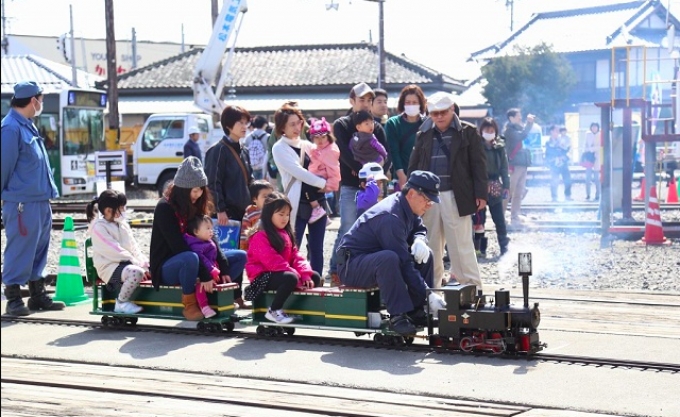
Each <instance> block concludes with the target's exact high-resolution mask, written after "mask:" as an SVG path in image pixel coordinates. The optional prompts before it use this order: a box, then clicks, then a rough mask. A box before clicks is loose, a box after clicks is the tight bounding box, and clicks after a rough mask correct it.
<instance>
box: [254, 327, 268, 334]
mask: <svg viewBox="0 0 680 417" xmlns="http://www.w3.org/2000/svg"><path fill="white" fill-rule="evenodd" d="M255 333H257V335H258V336H264V335H265V333H266V328H265V327H264V326H262V325H260V326H257V328H256V329H255Z"/></svg>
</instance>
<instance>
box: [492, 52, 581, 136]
mask: <svg viewBox="0 0 680 417" xmlns="http://www.w3.org/2000/svg"><path fill="white" fill-rule="evenodd" d="M482 75H483V77H484V78H485V79H486V81H487V84H486V85H485V86H484V88H483V91H482V94H483V95H484V97H486V99H487V100H488V101H489V104H491V106H492V107H493V109H494V112H495V113H496V114H503V113H505V111H507V110H508V109H510V108H512V107H519V108H521V109H522V110H523V111H524V113H525V114H527V113H533V114H535V115H537V116H538V117H539V118H540V119H541V120H543V121H546V122H550V121H555V119H556V117H555V116H556V113H557V111H558V110H560V109H561V108H562V105H563V104H564V102H565V101H566V100H567V98H568V97H569V94H570V93H571V90H572V88H573V87H574V85H575V84H576V74H575V73H574V70H573V69H572V67H571V64H570V63H569V61H568V60H567V59H565V58H564V57H562V56H561V55H559V54H557V53H555V52H553V50H552V47H551V46H550V45H546V44H545V43H542V44H540V45H536V46H534V47H519V46H515V48H514V55H511V56H503V57H499V58H494V59H493V60H492V61H491V62H490V63H489V64H487V65H485V66H484V67H482ZM560 119H561V118H560Z"/></svg>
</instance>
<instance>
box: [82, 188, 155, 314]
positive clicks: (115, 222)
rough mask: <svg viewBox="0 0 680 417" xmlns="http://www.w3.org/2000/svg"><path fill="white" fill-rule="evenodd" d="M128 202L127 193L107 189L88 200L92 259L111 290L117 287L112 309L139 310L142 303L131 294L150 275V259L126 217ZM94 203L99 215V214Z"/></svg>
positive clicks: (98, 272)
mask: <svg viewBox="0 0 680 417" xmlns="http://www.w3.org/2000/svg"><path fill="white" fill-rule="evenodd" d="M126 204H127V197H126V196H125V194H123V193H121V192H119V191H116V190H105V191H103V192H102V193H101V194H100V195H99V197H95V198H94V199H93V200H92V201H90V202H89V203H88V204H87V207H86V209H85V213H86V215H87V221H88V222H89V223H90V227H89V233H90V237H91V239H92V251H93V255H92V261H93V262H94V267H95V268H96V269H97V275H98V276H99V278H100V279H102V280H103V281H104V282H105V283H106V286H107V288H108V289H109V290H110V291H113V292H116V291H118V297H117V298H116V305H115V307H114V310H113V311H115V312H116V313H126V314H136V313H139V312H140V311H142V307H140V306H138V305H137V304H135V303H133V302H132V301H130V297H131V296H132V293H133V292H134V291H135V289H136V288H137V287H138V286H139V283H140V282H142V281H143V280H144V279H145V278H146V279H149V272H148V268H149V260H148V258H147V257H146V256H145V255H144V254H142V252H141V250H140V249H139V245H138V244H137V241H136V240H135V237H134V236H133V234H132V229H131V228H130V225H128V223H127V222H126V221H125V205H126ZM95 206H96V211H98V212H99V214H100V216H97V214H96V211H95ZM97 217H98V218H97ZM93 220H94V221H93Z"/></svg>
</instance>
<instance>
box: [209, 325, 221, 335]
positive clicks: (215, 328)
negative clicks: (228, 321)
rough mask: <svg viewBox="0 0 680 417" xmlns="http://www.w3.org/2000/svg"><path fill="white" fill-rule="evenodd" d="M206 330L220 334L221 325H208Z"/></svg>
mask: <svg viewBox="0 0 680 417" xmlns="http://www.w3.org/2000/svg"><path fill="white" fill-rule="evenodd" d="M208 329H209V331H210V333H222V325H221V324H220V323H210V324H209V325H208Z"/></svg>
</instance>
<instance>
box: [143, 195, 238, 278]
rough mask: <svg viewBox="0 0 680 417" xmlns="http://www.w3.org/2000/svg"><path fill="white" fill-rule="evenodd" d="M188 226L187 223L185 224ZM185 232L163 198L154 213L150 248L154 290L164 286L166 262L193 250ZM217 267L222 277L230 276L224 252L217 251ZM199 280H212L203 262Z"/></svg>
mask: <svg viewBox="0 0 680 417" xmlns="http://www.w3.org/2000/svg"><path fill="white" fill-rule="evenodd" d="M185 224H186V222H185ZM184 233H185V231H184V230H182V228H181V227H180V221H179V217H178V215H177V213H176V212H175V209H174V208H173V207H172V205H170V203H169V202H168V200H166V199H165V198H161V199H160V200H159V201H158V203H157V204H156V209H155V210H154V212H153V226H152V229H151V244H150V247H149V265H150V267H149V272H151V281H152V282H153V286H154V288H156V289H158V287H159V286H160V285H161V284H162V281H163V279H162V276H161V274H162V270H163V264H164V263H165V261H167V260H168V259H170V258H171V257H173V256H175V255H177V254H179V253H182V252H191V248H190V247H189V245H188V244H187V242H186V241H185V240H184ZM217 265H219V268H220V275H228V274H229V262H228V261H227V258H226V257H225V256H224V254H223V253H222V251H220V250H218V251H217ZM198 279H199V280H200V281H201V282H207V281H210V280H212V276H211V275H210V270H209V269H208V268H206V267H205V265H204V264H203V262H199V263H198Z"/></svg>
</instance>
